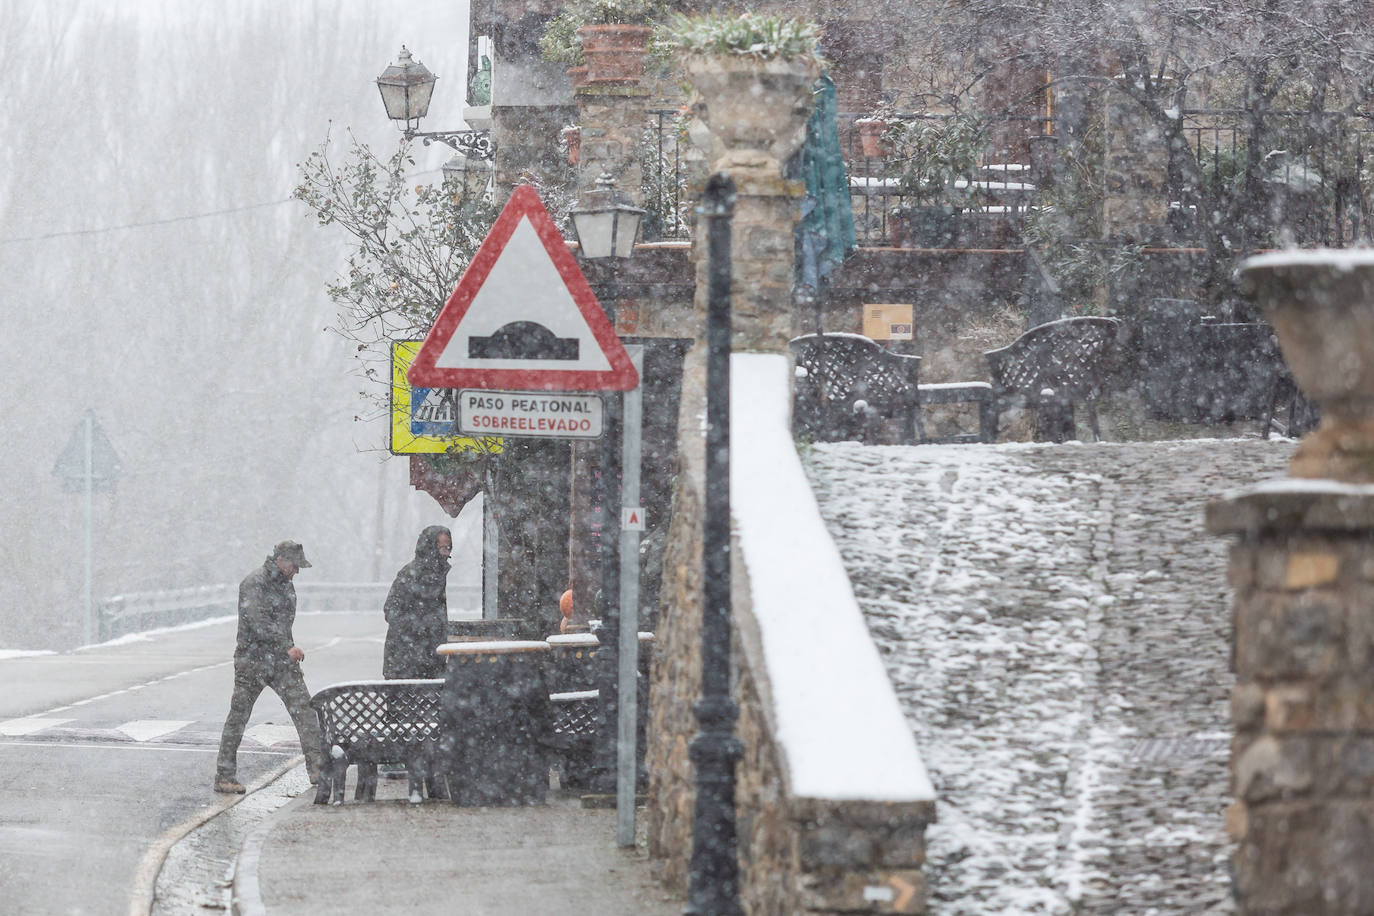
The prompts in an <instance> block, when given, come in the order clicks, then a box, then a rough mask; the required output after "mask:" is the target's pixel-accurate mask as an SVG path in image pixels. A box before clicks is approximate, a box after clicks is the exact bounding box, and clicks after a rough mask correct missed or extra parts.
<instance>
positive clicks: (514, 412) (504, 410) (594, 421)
mask: <svg viewBox="0 0 1374 916" xmlns="http://www.w3.org/2000/svg"><path fill="white" fill-rule="evenodd" d="M601 428H602V403H601V396H600V395H595V394H562V393H549V392H546V391H488V390H486V389H483V388H464V389H463V390H461V391H459V392H458V429H459V431H460V432H463V433H466V434H468V435H478V436H548V437H552V438H565V439H598V438H600V437H601Z"/></svg>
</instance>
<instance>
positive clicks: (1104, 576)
mask: <svg viewBox="0 0 1374 916" xmlns="http://www.w3.org/2000/svg"><path fill="white" fill-rule="evenodd" d="M1292 449H1293V443H1291V442H1265V441H1260V440H1253V439H1251V440H1242V439H1234V440H1216V439H1212V440H1185V441H1173V442H1157V443H1104V444H1092V445H1083V444H1068V445H1017V444H1009V445H999V446H991V447H983V446H965V447H931V446H923V447H890V446H860V445H857V444H852V443H838V444H829V445H818V446H813V447H812V448H810V449H809V450H808V451H807V452H806V453H805V454H804V455H803V461H804V463H805V464H806V466H807V471H808V473H809V474H810V475H811V478H812V481H813V483H814V485H815V488H816V493H817V498H818V499H819V501H820V505H821V512H822V514H823V515H824V517H825V520H826V523H827V525H828V526H829V528H830V530H831V533H832V534H833V535H834V537H835V539H836V542H837V544H838V545H839V548H840V552H841V554H842V556H843V557H844V561H845V567H846V569H847V570H848V572H849V575H850V578H851V580H852V582H853V584H854V590H855V594H856V596H857V597H858V600H859V604H860V606H861V607H862V609H863V611H864V614H865V616H866V618H867V620H868V625H869V629H870V631H871V633H872V634H873V638H874V640H875V642H876V643H877V645H878V647H879V650H880V651H881V653H882V655H883V659H884V661H885V663H886V665H887V669H888V672H889V674H890V675H891V678H892V680H893V683H894V685H895V686H896V689H897V693H898V696H899V698H900V700H901V702H902V705H903V709H904V711H905V713H906V717H907V720H908V722H909V723H910V725H911V727H912V729H913V731H914V733H915V735H916V738H917V742H918V744H919V746H920V751H921V754H922V756H923V758H924V760H925V763H926V766H927V768H928V769H929V770H930V775H931V777H932V779H933V780H934V783H935V788H936V793H937V796H938V802H937V811H938V816H939V823H937V824H935V825H932V826H931V828H930V829H929V831H928V833H927V841H928V844H929V863H928V864H927V875H928V877H929V879H930V882H931V888H930V912H931V913H933V914H937V916H952V914H970V916H975V914H976V916H986V914H991V913H999V914H1023V913H1024V914H1040V913H1046V914H1049V913H1056V914H1058V913H1074V914H1080V913H1092V914H1104V916H1105V914H1180V916H1182V914H1187V916H1195V914H1201V913H1230V912H1233V908H1232V906H1231V901H1230V896H1229V875H1228V858H1229V855H1230V848H1229V845H1228V842H1227V839H1226V836H1225V832H1224V829H1223V813H1224V811H1225V807H1226V805H1227V803H1228V798H1227V794H1226V793H1227V773H1228V767H1227V747H1228V738H1229V728H1230V722H1229V697H1230V688H1231V684H1232V675H1231V672H1230V669H1229V664H1228V659H1229V652H1230V643H1229V632H1230V623H1229V620H1230V595H1229V591H1228V589H1227V586H1226V555H1227V543H1226V542H1225V541H1224V540H1222V539H1219V538H1214V537H1211V536H1209V535H1207V534H1206V533H1205V532H1204V531H1203V527H1202V518H1203V506H1204V505H1205V503H1206V502H1207V501H1208V500H1210V499H1215V498H1217V497H1218V496H1220V495H1222V494H1223V493H1225V492H1227V491H1229V490H1233V489H1236V488H1239V487H1244V486H1247V485H1249V484H1251V483H1253V482H1255V481H1258V480H1263V479H1267V478H1272V477H1276V476H1280V475H1282V473H1283V471H1284V467H1285V465H1286V463H1287V460H1288V457H1289V455H1290V454H1291V452H1292Z"/></svg>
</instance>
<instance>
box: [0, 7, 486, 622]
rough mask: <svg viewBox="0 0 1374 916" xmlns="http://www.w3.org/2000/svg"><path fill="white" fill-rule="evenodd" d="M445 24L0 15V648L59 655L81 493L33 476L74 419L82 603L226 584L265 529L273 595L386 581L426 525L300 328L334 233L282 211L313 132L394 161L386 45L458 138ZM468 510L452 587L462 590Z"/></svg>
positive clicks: (315, 331) (223, 12) (311, 308)
mask: <svg viewBox="0 0 1374 916" xmlns="http://www.w3.org/2000/svg"><path fill="white" fill-rule="evenodd" d="M467 10H468V6H467V3H466V2H454V0H448V2H439V0H406V2H401V0H380V2H365V0H330V2H314V3H311V2H298V0H293V2H291V3H285V4H282V3H275V2H268V0H234V2H223V3H214V4H199V3H191V2H171V0H167V2H157V0H0V62H3V72H4V74H5V80H6V86H5V91H4V93H3V94H0V303H2V305H0V308H3V315H4V319H5V320H4V335H5V337H4V339H5V341H6V343H7V344H8V355H9V359H8V363H9V365H8V367H7V371H6V373H5V376H4V380H3V382H0V386H3V396H0V410H2V411H3V414H0V417H3V429H4V433H5V435H4V437H3V439H2V440H0V468H3V471H4V477H5V480H4V485H5V494H6V496H5V499H4V500H3V504H2V505H0V531H2V532H3V535H2V536H0V544H3V548H0V550H3V553H0V556H3V563H2V564H0V566H2V567H3V569H2V570H0V649H16V648H55V649H60V648H67V647H70V646H72V645H75V644H77V643H78V642H79V641H80V638H81V634H82V612H83V601H84V595H83V575H84V572H83V562H84V560H83V557H84V540H83V539H84V534H83V532H84V527H85V516H84V499H83V496H82V495H81V494H79V493H69V492H66V491H64V490H63V488H62V485H61V483H60V481H59V480H58V479H56V478H55V477H54V476H53V473H52V471H53V466H54V463H55V462H56V461H57V459H58V457H59V455H60V454H61V452H62V450H63V449H64V447H65V446H66V445H67V442H68V440H69V439H70V438H71V436H72V435H73V432H74V431H75V430H76V429H77V427H78V425H79V424H80V423H81V421H82V417H83V416H84V414H85V411H86V410H87V409H88V408H90V409H92V410H94V412H95V416H96V419H97V420H98V422H99V423H100V424H101V426H102V427H103V428H104V430H105V432H106V433H107V434H108V436H109V438H110V440H111V441H112V443H113V445H114V447H115V449H116V450H117V452H118V454H119V457H120V459H121V461H122V465H123V473H122V476H121V477H120V479H119V484H118V490H117V492H115V493H114V494H101V493H97V494H96V497H95V520H96V524H95V537H94V547H95V550H94V556H95V567H94V570H95V571H94V592H95V595H96V598H97V599H99V598H101V597H107V596H111V595H115V594H119V593H125V592H131V591H141V590H152V589H163V588H179V587H186V586H196V585H205V584H213V583H220V582H237V581H238V580H239V579H240V578H242V576H243V575H245V574H246V573H247V572H248V571H249V570H251V569H252V568H253V566H254V565H255V564H257V563H260V562H261V561H262V559H263V557H264V556H265V555H266V553H267V552H268V550H269V549H270V547H271V545H272V544H273V543H274V542H276V541H277V540H280V539H282V538H287V537H290V538H294V539H296V540H299V541H301V542H302V543H303V544H304V545H305V548H306V553H307V556H308V557H309V558H310V560H311V561H312V562H313V563H314V568H313V569H310V570H307V571H306V572H305V573H303V574H302V577H301V579H300V580H298V581H306V580H307V577H308V578H309V579H310V580H313V581H320V582H323V581H336V582H337V581H348V582H361V581H374V580H379V579H380V580H382V581H387V580H389V579H390V578H391V576H392V575H393V574H394V573H395V571H396V569H397V568H398V567H399V566H400V565H401V564H402V563H404V562H405V561H406V560H407V559H408V558H409V557H410V556H411V555H412V552H413V550H414V544H415V538H416V535H417V534H418V533H419V530H420V529H421V528H422V527H423V526H424V525H427V524H435V523H438V524H451V523H452V520H450V519H448V517H447V516H446V515H445V513H444V512H443V511H442V510H441V509H440V508H439V507H438V505H437V504H436V503H435V502H434V501H433V500H432V499H430V497H428V496H427V495H425V494H421V493H416V492H414V491H413V490H411V488H410V486H409V484H408V466H407V463H406V460H405V459H402V458H387V453H386V451H385V448H386V441H387V440H386V435H387V425H386V422H385V419H384V418H382V417H375V418H373V417H371V414H372V413H374V411H370V410H369V408H368V407H367V405H365V404H364V402H363V401H362V399H361V398H360V397H359V391H360V390H361V389H362V388H363V387H364V386H363V383H362V382H361V380H360V379H358V378H357V377H355V376H354V375H353V374H352V373H353V371H354V364H353V361H352V359H351V356H350V353H349V347H348V344H347V343H346V342H345V341H344V340H343V339H342V338H340V337H339V336H338V335H336V334H333V333H327V332H325V330H324V328H325V327H326V325H328V324H331V323H332V322H333V320H334V316H335V311H336V310H335V308H334V307H333V305H332V304H331V303H330V302H329V301H328V299H327V297H326V296H325V292H324V287H325V283H326V282H327V281H328V280H329V279H330V278H332V277H333V276H334V275H335V274H336V273H337V272H338V270H339V268H340V267H341V265H342V264H343V262H344V257H345V255H346V251H347V246H346V243H345V241H344V239H343V237H342V235H341V234H340V233H337V232H334V231H332V230H330V229H327V228H320V227H319V226H317V225H316V223H315V220H314V218H313V216H312V215H311V214H310V213H309V211H308V210H307V208H306V207H305V206H304V205H303V204H300V203H298V202H295V201H291V200H290V199H289V197H290V194H291V190H292V188H293V187H294V186H295V183H296V169H295V166H296V163H298V162H300V161H301V160H302V159H304V158H305V156H306V155H307V154H308V153H309V152H310V151H311V150H312V149H314V148H315V147H317V146H318V145H319V144H320V143H321V142H322V141H323V139H324V137H325V135H326V133H327V132H329V131H330V130H331V121H332V131H333V134H334V137H335V139H336V140H345V139H346V136H345V134H344V128H345V127H352V128H353V129H354V132H355V133H356V134H357V135H358V136H359V138H360V139H362V140H364V141H365V142H368V143H370V144H372V145H373V146H374V148H375V149H376V150H377V151H378V152H379V154H381V155H383V156H385V155H386V154H389V153H390V152H391V151H392V150H393V149H394V146H395V144H396V142H397V139H398V132H397V131H396V129H395V127H394V126H393V125H392V124H391V122H389V121H387V120H386V118H385V115H384V113H383V110H382V105H381V100H380V98H379V97H378V94H377V89H376V86H375V85H374V84H373V82H372V81H373V80H374V79H375V78H376V76H377V75H378V74H379V73H380V72H381V71H382V68H383V67H385V66H386V65H387V64H388V63H390V62H391V61H392V60H394V59H395V57H396V53H397V51H398V50H399V48H400V46H401V44H402V43H405V44H407V45H408V46H409V47H410V49H411V50H412V51H413V52H414V54H415V55H416V57H417V58H418V59H419V60H421V61H422V62H423V63H424V64H425V65H426V66H428V67H429V68H430V69H431V70H432V71H433V72H435V73H436V74H438V75H439V77H440V79H439V83H438V85H437V88H436V90H435V98H434V104H433V106H432V108H431V117H430V118H429V119H428V121H427V122H426V126H427V127H430V128H453V127H455V126H461V113H462V105H463V98H462V96H463V84H464V74H465V67H466V62H465V58H466V46H467V41H466V24H467V17H468V11H467ZM447 155H448V151H447V150H446V148H444V147H442V146H437V145H436V146H435V147H431V148H429V149H423V148H419V147H417V163H418V165H417V167H418V168H419V169H422V170H425V171H423V172H421V173H420V174H419V175H417V182H418V181H436V182H437V181H438V180H439V172H438V168H439V166H440V164H441V163H442V161H443V160H444V159H445V158H447ZM359 418H362V419H359ZM471 515H472V513H471V512H469V513H465V515H464V522H465V523H466V524H464V525H463V526H460V530H455V535H456V540H457V541H458V542H459V543H458V545H457V547H458V550H457V551H455V568H454V571H453V573H452V574H451V575H450V580H449V581H450V583H451V584H459V583H463V584H468V583H471V584H476V583H478V582H480V570H479V569H478V568H477V565H476V563H477V562H478V560H477V558H478V557H479V556H480V550H479V547H478V545H477V544H476V538H477V537H478V531H477V527H478V526H476V525H473V524H471V523H470V518H469V516H471ZM460 554H461V557H460V556H459V555H460Z"/></svg>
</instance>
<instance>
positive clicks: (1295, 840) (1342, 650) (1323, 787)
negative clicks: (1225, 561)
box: [1207, 481, 1374, 916]
mask: <svg viewBox="0 0 1374 916" xmlns="http://www.w3.org/2000/svg"><path fill="white" fill-rule="evenodd" d="M1207 523H1208V528H1209V530H1211V531H1212V532H1214V533H1222V534H1232V535H1239V538H1240V539H1239V542H1238V543H1237V544H1236V545H1235V546H1234V547H1233V549H1232V553H1231V563H1230V569H1229V573H1228V576H1229V579H1230V582H1231V586H1232V587H1233V588H1234V590H1235V603H1234V607H1233V621H1234V630H1235V635H1234V650H1233V664H1234V667H1235V671H1236V686H1235V691H1234V694H1233V698H1232V718H1233V720H1234V725H1235V737H1234V738H1233V741H1232V748H1231V780H1232V795H1233V796H1234V798H1235V800H1234V802H1233V803H1232V805H1231V807H1230V809H1229V810H1228V812H1227V828H1228V830H1229V832H1230V833H1231V835H1232V837H1233V838H1234V839H1235V840H1236V842H1237V844H1238V847H1237V851H1236V854H1235V858H1234V865H1235V890H1236V892H1237V896H1238V898H1239V900H1240V911H1241V912H1242V913H1245V914H1250V916H1261V914H1262V916H1298V914H1302V916H1324V914H1343V916H1353V914H1356V913H1371V912H1374V878H1371V874H1370V871H1369V863H1370V861H1371V859H1374V776H1372V775H1371V773H1372V772H1374V770H1372V769H1371V761H1374V667H1372V666H1371V661H1374V493H1371V492H1369V491H1368V489H1367V488H1366V489H1365V491H1364V492H1359V491H1357V490H1356V488H1353V487H1349V486H1344V485H1342V484H1338V483H1335V482H1333V481H1301V482H1296V481H1295V482H1294V485H1293V487H1292V489H1289V490H1283V489H1279V488H1276V487H1271V488H1267V489H1266V490H1264V491H1260V492H1251V493H1247V494H1245V495H1243V496H1240V497H1237V498H1234V499H1230V500H1226V501H1222V502H1217V503H1214V504H1212V505H1211V506H1209V507H1208V518H1207Z"/></svg>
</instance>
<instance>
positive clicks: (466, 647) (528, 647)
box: [434, 639, 549, 655]
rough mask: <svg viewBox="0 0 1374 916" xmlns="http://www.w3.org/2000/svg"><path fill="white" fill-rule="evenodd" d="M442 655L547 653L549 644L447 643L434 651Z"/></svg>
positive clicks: (514, 641)
mask: <svg viewBox="0 0 1374 916" xmlns="http://www.w3.org/2000/svg"><path fill="white" fill-rule="evenodd" d="M434 651H435V652H437V653H439V654H440V655H515V654H518V653H520V652H547V651H549V644H548V643H546V642H544V641H543V640H542V639H541V640H539V641H538V642H535V641H534V640H532V639H501V640H496V639H490V640H483V641H473V642H446V643H444V644H443V645H442V646H440V647H439V648H438V649H435V650H434Z"/></svg>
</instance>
